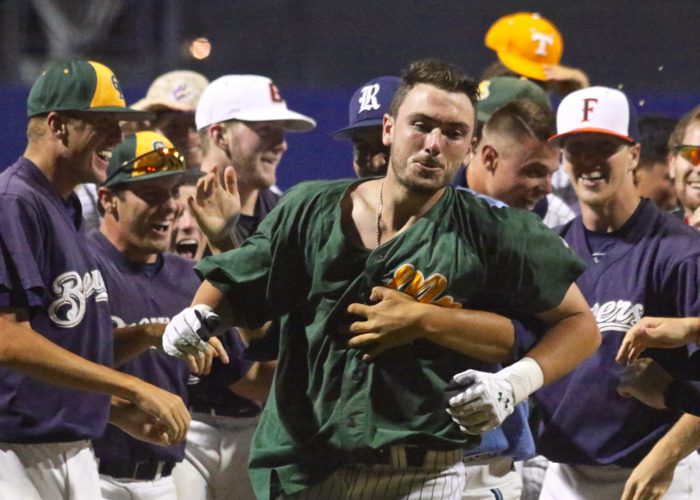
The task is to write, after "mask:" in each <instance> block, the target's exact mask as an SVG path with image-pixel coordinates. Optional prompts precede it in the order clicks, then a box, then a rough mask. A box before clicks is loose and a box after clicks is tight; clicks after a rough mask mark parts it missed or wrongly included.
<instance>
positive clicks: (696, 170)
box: [669, 120, 700, 214]
mask: <svg viewBox="0 0 700 500" xmlns="http://www.w3.org/2000/svg"><path fill="white" fill-rule="evenodd" d="M681 145H685V146H700V120H694V121H692V122H691V123H689V124H688V126H687V128H686V129H685V134H683V138H682V139H681ZM698 157H700V152H699V151H697V150H694V149H693V148H686V149H685V150H683V151H680V152H675V151H674V152H673V154H672V156H671V160H670V162H669V166H670V173H671V177H672V178H673V184H674V186H675V188H676V193H677V194H678V200H679V201H680V204H681V206H683V208H684V209H685V211H686V213H688V214H690V213H692V212H694V211H695V210H696V209H697V208H698V207H700V163H699V164H697V165H693V163H692V161H690V160H693V159H694V158H698Z"/></svg>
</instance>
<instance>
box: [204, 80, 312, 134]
mask: <svg viewBox="0 0 700 500" xmlns="http://www.w3.org/2000/svg"><path fill="white" fill-rule="evenodd" d="M194 120H195V123H196V125H197V130H202V129H203V128H205V127H208V126H209V125H211V124H213V123H219V122H224V121H227V120H241V121H247V122H263V121H275V120H284V122H285V125H284V126H285V129H287V130H289V131H292V132H306V131H308V130H311V129H313V128H314V127H316V121H315V120H314V119H313V118H309V117H308V116H305V115H302V114H301V113H297V112H295V111H291V110H290V109H287V103H285V102H284V99H283V98H282V95H281V94H280V92H279V89H278V88H277V87H276V86H275V84H274V83H272V80H270V79H269V78H267V77H264V76H258V75H226V76H222V77H220V78H217V79H216V80H214V81H213V82H211V83H210V84H209V86H208V87H207V88H206V89H204V92H203V93H202V97H201V98H200V99H199V104H198V105H197V111H196V112H195V115H194Z"/></svg>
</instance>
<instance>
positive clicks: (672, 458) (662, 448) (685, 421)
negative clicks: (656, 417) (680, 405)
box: [645, 414, 700, 466]
mask: <svg viewBox="0 0 700 500" xmlns="http://www.w3.org/2000/svg"><path fill="white" fill-rule="evenodd" d="M698 448H700V417H696V416H694V415H688V414H684V415H683V416H682V417H681V418H680V419H679V420H678V421H677V422H676V423H675V425H674V426H673V427H671V429H669V431H668V432H667V433H666V434H665V435H664V436H663V437H662V438H661V439H659V441H658V442H657V443H656V445H654V447H653V448H652V449H651V451H650V452H649V453H648V454H647V458H645V460H647V459H650V458H651V459H654V461H655V463H658V464H659V465H660V466H671V465H673V466H675V464H677V463H678V462H680V461H681V460H683V459H684V458H685V457H687V456H688V455H690V454H691V453H693V452H694V451H695V450H697V449H698Z"/></svg>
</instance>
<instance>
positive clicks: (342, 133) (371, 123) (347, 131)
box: [330, 118, 384, 140]
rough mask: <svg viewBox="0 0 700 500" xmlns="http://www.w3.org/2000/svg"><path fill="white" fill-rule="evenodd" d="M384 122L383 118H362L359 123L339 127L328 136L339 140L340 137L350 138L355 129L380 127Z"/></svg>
mask: <svg viewBox="0 0 700 500" xmlns="http://www.w3.org/2000/svg"><path fill="white" fill-rule="evenodd" d="M383 124H384V119H383V118H378V119H374V120H364V121H362V122H360V123H356V124H354V125H349V126H347V127H345V128H341V129H340V130H336V131H335V132H333V133H332V134H331V135H330V137H331V138H332V139H336V140H341V139H351V138H352V134H353V132H354V131H355V130H358V129H361V128H371V127H381V126H382V125H383Z"/></svg>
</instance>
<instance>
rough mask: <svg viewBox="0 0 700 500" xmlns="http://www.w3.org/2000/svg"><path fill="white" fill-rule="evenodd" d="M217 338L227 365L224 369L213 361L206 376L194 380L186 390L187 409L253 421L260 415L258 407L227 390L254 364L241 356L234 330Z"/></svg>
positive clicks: (240, 343)
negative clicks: (187, 395) (246, 418)
mask: <svg viewBox="0 0 700 500" xmlns="http://www.w3.org/2000/svg"><path fill="white" fill-rule="evenodd" d="M219 338H220V340H221V342H222V343H223V344H224V347H225V348H226V351H227V352H228V354H229V358H230V360H229V363H228V364H227V365H225V364H223V363H221V362H219V361H218V360H215V362H214V363H213V364H212V368H211V373H209V375H206V376H203V377H198V378H196V379H193V381H192V382H194V383H193V384H192V385H190V386H189V397H190V405H191V407H192V409H193V410H194V411H197V412H204V413H207V412H209V411H210V410H214V411H216V413H217V415H223V416H229V417H253V416H255V415H257V414H259V413H260V406H259V405H258V404H257V403H254V402H253V401H250V400H249V399H246V398H242V397H240V396H238V395H236V394H234V393H233V392H231V390H230V389H229V386H230V385H231V384H233V383H234V382H237V381H238V380H240V379H241V378H242V377H244V376H245V374H246V373H248V370H250V367H251V366H252V364H253V362H252V361H249V360H247V359H245V357H244V356H243V353H244V350H245V347H244V345H243V342H242V341H241V339H240V336H239V335H238V332H237V331H236V329H235V328H231V329H230V330H228V331H227V332H226V333H224V334H223V335H222V336H221V337H219Z"/></svg>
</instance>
